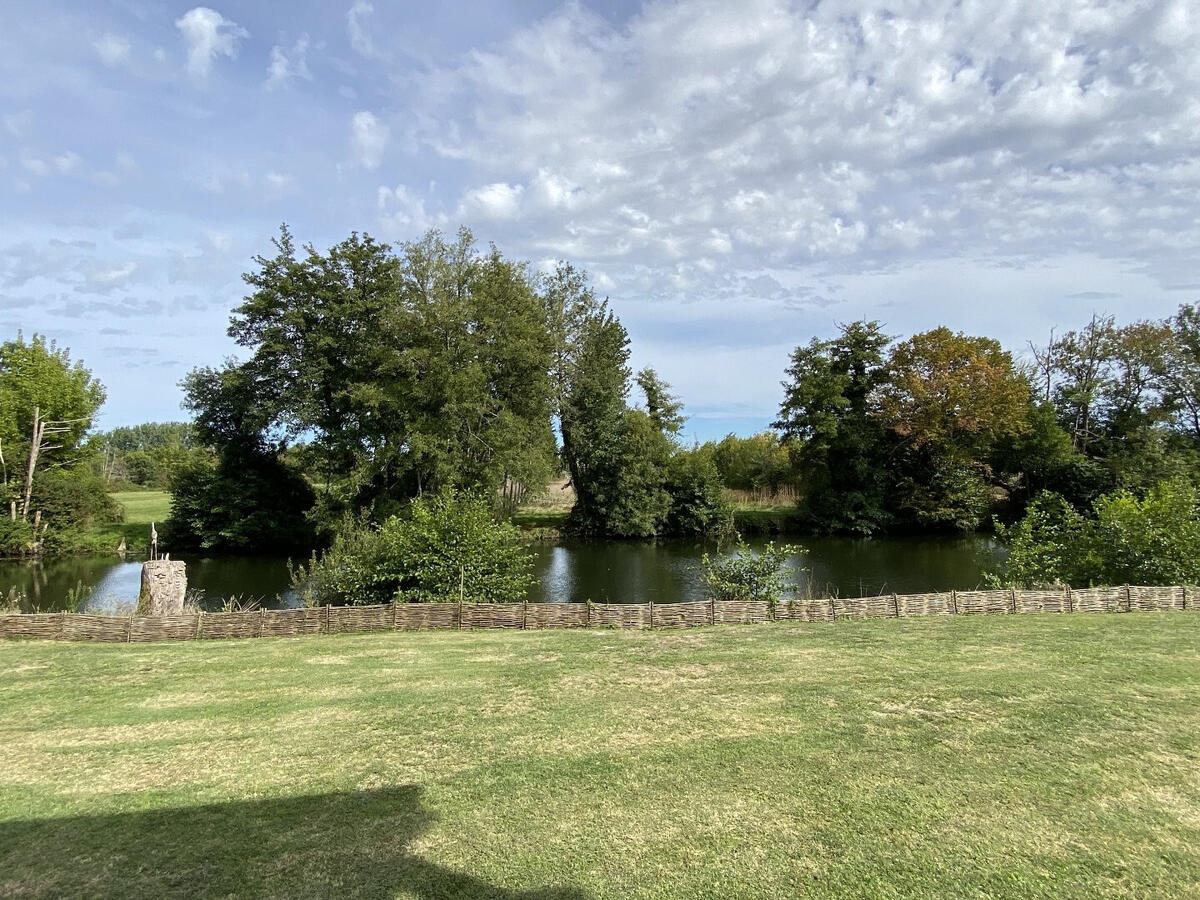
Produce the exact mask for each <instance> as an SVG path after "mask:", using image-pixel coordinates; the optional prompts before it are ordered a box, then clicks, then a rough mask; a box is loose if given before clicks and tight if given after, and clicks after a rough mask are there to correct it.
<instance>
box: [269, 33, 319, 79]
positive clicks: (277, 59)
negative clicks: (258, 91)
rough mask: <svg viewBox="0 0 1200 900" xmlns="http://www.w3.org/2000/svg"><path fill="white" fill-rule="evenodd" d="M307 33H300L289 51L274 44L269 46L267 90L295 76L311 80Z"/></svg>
mask: <svg viewBox="0 0 1200 900" xmlns="http://www.w3.org/2000/svg"><path fill="white" fill-rule="evenodd" d="M307 55H308V35H307V34H302V35H300V37H299V38H298V39H297V41H296V43H295V44H293V45H292V49H291V50H290V51H287V50H285V49H284V48H283V47H282V46H279V45H276V46H274V47H272V48H271V62H270V65H268V66H267V81H266V86H267V90H275V89H276V88H280V87H283V86H285V85H286V84H288V83H289V82H290V81H292V80H293V79H296V78H303V79H304V80H305V81H311V80H312V74H311V73H310V72H309V71H308V60H307Z"/></svg>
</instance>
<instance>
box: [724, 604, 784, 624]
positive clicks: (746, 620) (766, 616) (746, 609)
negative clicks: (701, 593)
mask: <svg viewBox="0 0 1200 900" xmlns="http://www.w3.org/2000/svg"><path fill="white" fill-rule="evenodd" d="M713 606H714V609H715V612H714V618H715V619H716V621H717V622H718V623H720V624H722V625H757V624H758V623H760V622H768V621H770V619H771V604H769V603H768V602H767V601H766V600H724V601H721V602H720V603H715V604H713Z"/></svg>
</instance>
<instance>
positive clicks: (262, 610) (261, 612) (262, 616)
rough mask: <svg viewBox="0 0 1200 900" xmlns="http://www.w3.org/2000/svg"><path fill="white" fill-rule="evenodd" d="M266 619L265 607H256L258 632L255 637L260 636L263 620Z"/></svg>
mask: <svg viewBox="0 0 1200 900" xmlns="http://www.w3.org/2000/svg"><path fill="white" fill-rule="evenodd" d="M266 620H267V608H266V607H265V606H260V607H259V608H258V634H256V635H255V637H262V630H263V622H265V621H266Z"/></svg>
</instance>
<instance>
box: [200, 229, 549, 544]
mask: <svg viewBox="0 0 1200 900" xmlns="http://www.w3.org/2000/svg"><path fill="white" fill-rule="evenodd" d="M275 245H276V251H277V252H276V254H275V255H274V256H271V257H259V258H257V260H256V262H257V264H258V267H257V269H256V270H255V271H253V272H251V273H248V274H247V275H246V276H245V278H246V281H247V283H248V284H249V285H250V286H251V287H252V288H253V290H252V293H251V294H250V295H249V296H247V298H246V300H245V302H244V303H243V304H242V305H241V306H240V307H238V309H237V310H235V312H234V315H233V318H232V320H231V325H230V334H231V336H233V337H234V339H235V340H236V341H237V342H238V343H239V344H240V345H241V346H242V347H243V348H245V350H247V351H248V352H249V354H250V355H249V358H248V359H246V361H245V362H241V363H230V364H228V365H226V366H225V367H224V368H223V369H221V370H201V371H200V372H197V373H193V375H192V376H191V377H190V378H189V379H188V382H187V389H188V398H189V404H190V405H191V406H192V408H193V409H194V410H195V411H196V413H197V423H198V427H199V428H200V429H201V430H202V431H203V432H204V433H205V434H207V435H209V436H210V437H212V438H213V439H214V440H216V439H218V438H219V439H220V442H221V444H222V446H232V445H233V444H234V443H247V442H248V443H251V444H255V445H257V446H259V447H267V448H273V450H274V452H276V453H278V452H280V451H282V449H283V448H284V447H285V446H286V444H287V443H288V442H290V441H293V440H296V439H297V438H301V437H302V438H304V439H305V440H306V441H307V443H308V446H307V448H306V453H305V454H304V456H305V458H306V459H307V460H309V461H310V463H313V464H315V465H316V466H317V471H316V472H315V473H314V475H315V476H316V480H317V482H318V484H319V486H320V493H321V509H320V511H319V513H318V517H319V518H321V519H322V520H323V521H326V522H332V521H335V520H336V519H337V518H338V517H339V516H340V511H341V510H342V509H344V508H346V507H349V508H350V509H353V510H356V511H362V510H366V511H370V512H371V513H372V514H373V515H374V516H376V517H382V516H385V515H387V514H388V513H389V512H391V511H394V510H395V509H398V508H400V507H401V506H402V505H403V504H405V502H406V501H407V499H408V498H409V497H412V496H418V495H420V494H422V493H424V492H427V491H430V490H438V489H440V488H442V487H464V488H471V489H479V490H481V491H482V492H483V493H484V494H485V495H496V496H499V495H500V490H501V487H502V486H504V485H507V484H510V483H513V482H521V483H528V482H537V481H538V480H544V479H546V478H548V476H549V475H550V472H551V468H552V460H553V454H554V444H553V436H552V432H551V429H550V413H551V400H550V383H549V377H550V374H549V373H550V367H551V351H552V349H553V344H552V335H551V332H550V331H549V328H548V325H547V321H546V312H545V309H544V307H543V304H542V301H541V298H540V297H539V296H538V294H537V293H536V291H535V290H534V289H533V285H532V283H531V282H532V279H531V277H530V276H529V274H528V273H527V271H526V269H525V267H524V265H522V264H519V263H514V262H511V261H509V260H506V259H504V258H503V257H502V256H501V255H500V254H499V252H497V251H496V250H495V249H494V248H493V249H492V250H491V251H490V252H489V253H487V254H481V253H479V251H478V250H476V248H475V245H474V240H473V238H472V236H471V233H470V232H469V231H467V230H465V229H463V230H461V231H460V232H459V233H458V235H457V236H456V238H455V239H453V240H447V239H446V238H445V237H444V236H443V235H441V234H440V233H437V232H431V233H429V234H427V235H426V236H425V237H424V238H422V239H421V240H419V241H415V242H412V243H409V244H405V245H404V246H403V247H402V248H401V250H400V252H399V253H397V252H394V251H393V250H392V248H391V247H389V246H388V245H386V244H382V243H379V242H377V241H375V240H374V239H373V238H371V237H370V236H367V235H358V234H352V235H351V236H350V237H349V238H348V239H347V240H345V241H342V242H341V243H339V244H337V245H335V246H334V247H332V248H330V250H329V251H327V252H326V253H320V252H318V251H317V250H316V249H315V248H313V247H311V246H309V247H306V248H304V250H303V252H299V251H298V250H297V248H296V247H295V245H294V243H293V241H292V238H291V235H290V234H289V233H288V231H287V229H286V228H284V229H283V230H282V232H281V234H280V236H279V238H278V239H277V240H276V242H275Z"/></svg>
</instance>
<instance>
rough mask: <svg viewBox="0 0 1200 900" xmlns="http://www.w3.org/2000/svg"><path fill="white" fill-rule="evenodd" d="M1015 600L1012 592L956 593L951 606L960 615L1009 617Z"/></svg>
mask: <svg viewBox="0 0 1200 900" xmlns="http://www.w3.org/2000/svg"><path fill="white" fill-rule="evenodd" d="M1015 599H1016V598H1015V597H1014V596H1013V593H1012V591H954V592H953V596H952V597H951V604H952V605H953V607H954V609H955V610H956V611H957V612H958V613H959V614H960V615H970V614H977V615H1008V614H1010V613H1012V612H1014V611H1015V610H1014V604H1015Z"/></svg>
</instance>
